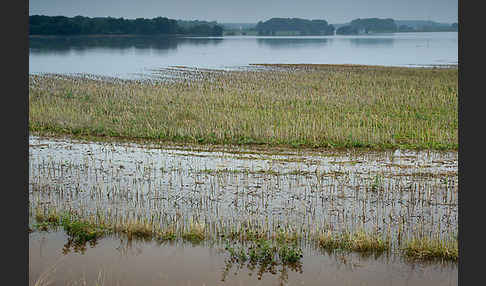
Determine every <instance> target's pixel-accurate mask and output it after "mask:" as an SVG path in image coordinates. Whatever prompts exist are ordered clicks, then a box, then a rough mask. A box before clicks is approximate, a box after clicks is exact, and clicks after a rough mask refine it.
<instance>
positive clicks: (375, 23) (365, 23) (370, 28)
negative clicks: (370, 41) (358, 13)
mask: <svg viewBox="0 0 486 286" xmlns="http://www.w3.org/2000/svg"><path fill="white" fill-rule="evenodd" d="M397 31H398V27H397V24H396V23H395V21H394V20H393V19H390V18H387V19H379V18H366V19H360V18H358V19H355V20H353V21H351V23H349V25H346V26H342V27H339V28H338V29H337V30H336V34H338V35H356V34H369V33H394V32H397Z"/></svg>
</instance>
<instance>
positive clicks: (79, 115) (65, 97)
mask: <svg viewBox="0 0 486 286" xmlns="http://www.w3.org/2000/svg"><path fill="white" fill-rule="evenodd" d="M457 77H458V71H457V69H449V68H443V69H432V68H430V69H429V68H427V69H425V68H423V69H422V68H421V69H416V68H394V67H393V68H392V67H366V66H333V65H307V66H299V65H297V66H289V67H287V66H285V68H284V69H279V70H268V71H244V72H241V71H234V72H221V73H208V74H207V75H205V76H204V77H203V78H202V79H201V80H197V81H194V80H185V79H182V80H181V81H178V82H171V83H164V82H161V83H158V84H148V83H141V82H135V81H133V82H132V81H120V82H106V81H96V80H89V79H86V78H72V77H63V76H57V77H53V76H39V75H31V76H30V77H29V130H30V131H31V132H35V133H38V134H40V135H43V134H50V133H53V134H64V135H74V136H80V137H90V138H96V137H105V138H106V137H111V138H130V139H146V140H154V141H172V142H185V143H197V144H200V143H202V144H240V145H241V144H244V145H248V144H250V145H251V144H266V145H272V146H276V145H286V146H293V147H336V148H337V147H358V148H362V147H369V148H396V147H400V148H408V149H416V148H420V149H423V148H425V149H455V150H457V148H458V137H457V135H458V131H457V128H458V115H457V106H458V79H457Z"/></svg>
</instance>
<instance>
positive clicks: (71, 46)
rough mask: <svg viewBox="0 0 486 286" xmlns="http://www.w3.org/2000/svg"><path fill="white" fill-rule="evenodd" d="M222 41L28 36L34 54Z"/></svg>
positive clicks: (173, 46)
mask: <svg viewBox="0 0 486 286" xmlns="http://www.w3.org/2000/svg"><path fill="white" fill-rule="evenodd" d="M220 43H222V39H221V38H175V37H154V36H150V37H143V36H136V37H85V36H78V37H31V38H29V49H30V53H31V54H34V55H42V54H51V53H56V54H59V55H64V54H68V53H70V52H71V51H75V52H78V53H80V52H87V51H88V50H91V49H99V48H102V49H109V50H117V51H120V50H122V51H123V50H128V49H135V50H136V51H137V52H139V53H145V51H144V50H155V51H158V52H161V51H164V52H165V51H167V50H176V49H177V48H178V46H180V45H186V44H188V45H196V46H198V45H199V46H200V45H204V46H206V45H211V46H215V45H218V44H220Z"/></svg>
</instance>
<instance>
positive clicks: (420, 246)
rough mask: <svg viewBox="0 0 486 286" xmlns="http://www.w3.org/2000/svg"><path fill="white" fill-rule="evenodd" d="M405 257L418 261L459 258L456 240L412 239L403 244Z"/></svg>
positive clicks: (454, 259)
mask: <svg viewBox="0 0 486 286" xmlns="http://www.w3.org/2000/svg"><path fill="white" fill-rule="evenodd" d="M403 251H404V253H405V255H406V256H407V257H409V258H412V259H419V260H452V261H457V260H458V258H459V246H458V241H457V238H449V239H438V238H429V237H423V238H419V237H414V238H412V239H410V240H409V241H407V242H406V243H405V247H404V249H403Z"/></svg>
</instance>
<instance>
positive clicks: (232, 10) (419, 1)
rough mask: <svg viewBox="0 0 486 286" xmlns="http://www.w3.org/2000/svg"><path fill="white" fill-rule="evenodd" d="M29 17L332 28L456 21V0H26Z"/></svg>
mask: <svg viewBox="0 0 486 286" xmlns="http://www.w3.org/2000/svg"><path fill="white" fill-rule="evenodd" d="M29 15H47V16H67V17H74V16H77V15H81V16H86V17H108V16H110V17H115V18H120V17H123V18H125V19H135V18H155V17H159V16H160V17H167V18H170V19H181V20H206V21H217V22H219V23H256V22H258V21H266V20H268V19H270V18H273V17H282V18H294V17H296V18H304V19H324V20H326V21H328V22H329V23H331V24H340V23H346V22H350V21H351V20H353V19H356V18H375V17H376V18H393V19H395V20H431V21H436V22H441V23H453V22H457V21H458V0H368V1H364V0H361V1H359V0H299V1H297V0H239V1H235V0H171V1H167V0H137V1H135V0H75V1H74V0H29Z"/></svg>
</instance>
